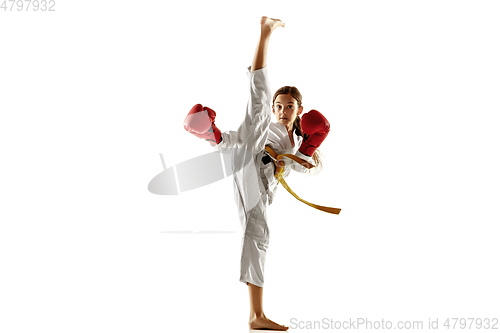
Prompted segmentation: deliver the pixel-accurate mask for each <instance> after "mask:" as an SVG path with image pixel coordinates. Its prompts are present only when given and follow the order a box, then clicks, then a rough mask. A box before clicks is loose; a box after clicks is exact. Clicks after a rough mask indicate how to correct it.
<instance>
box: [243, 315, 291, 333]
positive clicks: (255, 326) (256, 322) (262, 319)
mask: <svg viewBox="0 0 500 333" xmlns="http://www.w3.org/2000/svg"><path fill="white" fill-rule="evenodd" d="M248 326H249V327H250V329H252V330H274V331H286V330H288V327H287V326H284V325H279V324H276V323H275V322H274V321H272V320H269V319H267V318H266V316H265V315H262V316H259V317H257V316H254V317H253V318H251V319H250V321H249V322H248Z"/></svg>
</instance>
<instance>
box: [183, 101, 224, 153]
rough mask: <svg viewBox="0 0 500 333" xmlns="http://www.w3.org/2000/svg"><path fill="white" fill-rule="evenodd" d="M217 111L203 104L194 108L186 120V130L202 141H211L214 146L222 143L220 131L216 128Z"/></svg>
mask: <svg viewBox="0 0 500 333" xmlns="http://www.w3.org/2000/svg"><path fill="white" fill-rule="evenodd" d="M215 115H216V113H215V111H214V110H212V109H210V108H207V107H206V106H205V107H204V106H203V105H201V104H196V105H195V106H193V108H192V109H191V111H189V113H188V115H187V116H186V119H184V129H185V130H186V131H188V132H189V133H191V134H194V135H196V136H197V137H198V138H200V139H205V140H207V141H210V143H211V144H212V142H213V143H215V144H218V143H219V142H221V140H222V139H221V135H220V131H219V129H218V128H217V126H215V122H214V121H215Z"/></svg>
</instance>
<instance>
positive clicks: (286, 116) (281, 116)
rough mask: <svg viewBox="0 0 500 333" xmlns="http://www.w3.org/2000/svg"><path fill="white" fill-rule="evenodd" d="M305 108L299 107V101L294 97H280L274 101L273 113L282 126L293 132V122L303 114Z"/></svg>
mask: <svg viewBox="0 0 500 333" xmlns="http://www.w3.org/2000/svg"><path fill="white" fill-rule="evenodd" d="M302 110H303V107H302V106H301V107H299V106H298V104H297V100H296V99H295V98H293V97H292V95H290V94H287V95H283V94H282V95H278V97H276V99H275V100H274V104H273V113H274V114H275V115H276V119H277V120H278V122H279V123H280V124H282V125H285V127H286V128H287V129H288V131H291V130H292V129H293V122H294V121H295V118H297V116H298V115H300V114H301V113H302Z"/></svg>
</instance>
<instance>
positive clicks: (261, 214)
mask: <svg viewBox="0 0 500 333" xmlns="http://www.w3.org/2000/svg"><path fill="white" fill-rule="evenodd" d="M247 76H248V78H249V81H250V82H249V90H250V97H249V101H248V104H247V108H246V113H245V118H244V120H243V122H242V123H241V125H240V127H239V128H238V130H237V131H230V132H223V133H222V142H221V143H220V144H219V145H218V148H219V149H224V148H238V149H232V151H233V153H232V158H231V166H232V169H233V180H234V196H235V202H236V206H237V209H238V213H239V217H240V222H241V226H242V229H243V240H242V246H241V266H240V267H241V271H240V281H241V282H243V283H245V284H246V283H247V282H248V283H251V284H254V285H256V286H259V287H263V286H264V265H265V261H266V252H267V249H268V246H269V228H268V225H267V216H266V207H267V206H268V204H269V200H268V199H269V198H268V190H269V189H268V188H267V184H268V182H267V181H266V179H265V177H274V174H273V172H269V170H270V169H269V167H268V168H266V172H263V171H262V170H261V167H262V163H263V162H262V156H263V154H264V150H265V145H266V141H267V137H268V131H269V125H270V123H271V114H272V110H271V103H272V97H273V96H272V93H271V90H270V85H269V79H268V73H267V67H264V68H262V69H259V70H256V71H254V72H250V68H249V69H248V73H247ZM263 178H264V181H263Z"/></svg>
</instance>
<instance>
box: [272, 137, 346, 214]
mask: <svg viewBox="0 0 500 333" xmlns="http://www.w3.org/2000/svg"><path fill="white" fill-rule="evenodd" d="M266 151H267V152H268V153H269V155H270V156H271V157H272V158H273V160H274V165H276V171H275V172H274V176H275V177H276V178H277V179H278V181H279V182H280V183H281V185H283V187H284V188H285V189H286V190H287V191H288V192H290V193H291V194H292V195H293V196H294V197H295V198H296V199H297V200H299V201H302V202H303V203H305V204H306V205H309V206H311V207H314V208H316V209H319V210H321V211H324V212H327V213H331V214H337V215H338V214H339V213H340V208H331V207H325V206H319V205H315V204H312V203H310V202H307V201H305V200H303V199H301V198H299V196H298V195H297V194H295V193H294V192H293V191H292V189H291V188H290V187H289V186H288V184H287V183H286V182H285V179H284V178H283V172H284V171H285V164H284V163H283V161H282V158H283V157H288V158H290V159H292V160H294V161H295V162H297V163H299V164H300V165H302V166H304V167H305V168H307V169H311V168H314V165H312V164H311V163H309V162H307V161H304V160H303V159H301V158H300V157H298V156H295V155H292V154H281V155H277V154H276V152H275V151H274V150H273V149H272V148H271V147H269V146H266Z"/></svg>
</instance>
